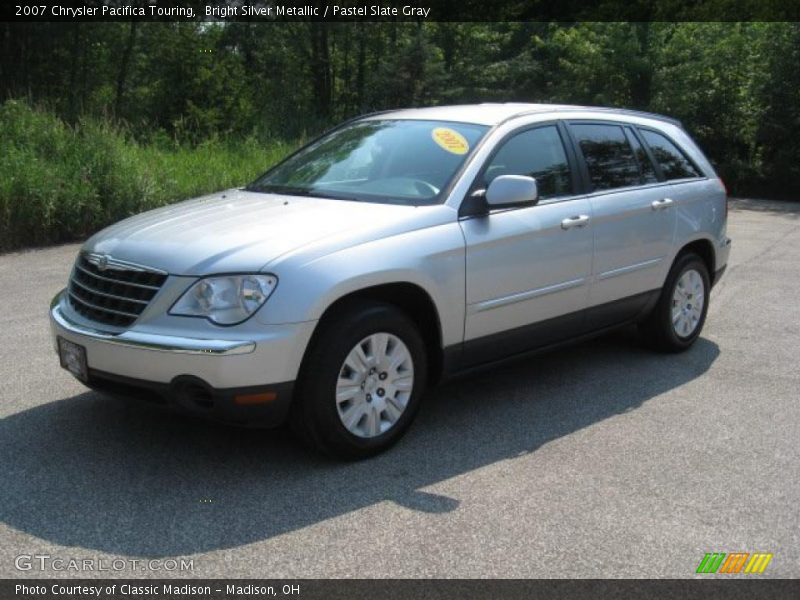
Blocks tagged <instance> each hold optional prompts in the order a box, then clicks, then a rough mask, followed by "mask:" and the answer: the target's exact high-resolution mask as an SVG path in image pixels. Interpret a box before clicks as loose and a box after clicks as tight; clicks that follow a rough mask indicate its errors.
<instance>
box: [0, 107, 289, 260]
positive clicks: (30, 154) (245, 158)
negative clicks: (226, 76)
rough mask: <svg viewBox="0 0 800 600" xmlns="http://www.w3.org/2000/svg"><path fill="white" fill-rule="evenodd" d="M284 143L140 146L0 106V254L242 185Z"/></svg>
mask: <svg viewBox="0 0 800 600" xmlns="http://www.w3.org/2000/svg"><path fill="white" fill-rule="evenodd" d="M291 149H292V146H291V145H290V144H286V143H284V142H274V143H270V144H263V143H258V142H256V141H255V140H253V139H244V140H240V141H232V140H225V141H219V140H212V141H208V142H204V143H202V144H201V145H199V146H195V147H187V146H181V145H179V144H176V143H173V142H172V141H170V140H169V139H166V138H164V139H158V138H157V137H156V138H154V139H153V141H150V142H147V143H140V142H137V141H135V140H134V139H133V138H132V136H130V135H128V134H126V132H124V131H123V130H121V129H119V128H116V127H114V126H112V125H111V124H109V123H108V122H105V121H102V120H84V121H81V122H80V123H79V124H77V125H75V126H69V125H67V124H65V123H64V122H63V121H61V120H60V119H59V118H58V117H56V116H55V115H53V114H52V113H49V112H47V111H44V110H38V109H34V108H31V107H30V106H29V105H27V104H25V103H23V102H18V101H7V102H5V103H3V104H2V105H0V251H8V250H13V249H17V248H24V247H29V246H39V245H44V244H53V243H60V242H66V241H74V240H79V239H82V238H85V237H87V236H88V235H91V234H92V233H93V232H95V231H97V230H98V229H101V228H102V227H104V226H106V225H109V224H111V223H113V222H115V221H118V220H120V219H122V218H124V217H128V216H130V215H133V214H136V213H139V212H142V211H144V210H148V209H150V208H155V207H158V206H163V205H164V204H168V203H171V202H176V201H178V200H183V199H186V198H191V197H192V196H198V195H201V194H204V193H209V192H213V191H215V190H221V189H225V188H229V187H233V186H238V185H243V184H245V183H248V182H249V181H251V180H252V179H253V178H255V177H256V176H257V175H258V174H259V173H261V172H263V171H264V170H266V168H267V167H269V166H270V165H271V164H274V163H275V162H277V161H278V160H279V159H280V158H281V157H283V156H284V155H286V154H287V153H288V152H289V151H290V150H291Z"/></svg>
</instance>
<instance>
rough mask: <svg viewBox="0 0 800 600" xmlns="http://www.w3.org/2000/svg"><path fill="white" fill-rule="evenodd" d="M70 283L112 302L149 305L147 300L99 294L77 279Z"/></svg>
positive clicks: (104, 293)
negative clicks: (111, 299)
mask: <svg viewBox="0 0 800 600" xmlns="http://www.w3.org/2000/svg"><path fill="white" fill-rule="evenodd" d="M72 283H75V284H77V285H78V286H80V287H82V288H83V289H85V290H86V291H87V292H91V293H92V294H99V295H101V296H105V297H106V298H114V300H124V301H125V302H136V303H137V304H144V305H145V306H147V305H148V304H150V303H149V302H148V301H147V300H136V299H134V298H124V297H123V296H115V295H114V294H109V293H107V292H101V291H100V290H96V289H94V288H93V287H89V286H88V285H86V284H85V283H81V282H80V281H78V280H77V279H73V280H72ZM137 316H138V315H137Z"/></svg>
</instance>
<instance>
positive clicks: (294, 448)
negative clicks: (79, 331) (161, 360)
mask: <svg viewBox="0 0 800 600" xmlns="http://www.w3.org/2000/svg"><path fill="white" fill-rule="evenodd" d="M731 206H732V208H731V213H730V223H729V235H730V236H731V237H732V238H733V247H732V253H731V259H730V263H729V268H728V271H727V273H726V274H725V276H724V277H723V280H722V282H721V283H720V284H719V285H718V286H717V287H716V288H715V289H714V291H713V293H712V300H711V308H710V311H709V316H708V321H707V323H706V328H705V331H704V333H703V335H702V337H701V338H700V339H699V340H698V342H697V343H696V345H695V346H694V347H693V348H692V349H691V350H690V351H688V352H686V353H684V354H680V355H659V354H654V353H652V352H650V351H649V350H647V349H646V348H644V347H643V346H642V345H641V343H640V342H639V341H638V339H637V337H636V335H635V332H633V331H622V332H619V333H617V334H613V335H612V336H609V337H605V338H601V339H598V340H595V341H592V342H588V343H584V344H582V345H578V346H574V347H571V348H568V349H565V350H561V351H558V352H555V353H552V354H548V355H543V356H537V357H534V358H529V359H526V360H522V361H519V362H516V363H513V364H508V365H506V366H503V367H501V368H498V369H495V370H492V371H486V372H483V373H481V374H478V375H475V376H472V377H469V378H466V379H462V380H459V381H456V382H453V383H450V384H447V385H444V386H442V387H440V388H438V389H436V390H434V391H433V392H432V393H431V394H430V395H429V397H428V398H427V399H426V401H425V404H424V406H423V408H422V410H421V413H420V415H419V418H418V420H417V422H416V423H415V425H414V427H413V428H412V429H411V431H410V432H409V434H408V435H407V436H406V438H405V439H404V440H403V441H402V442H401V443H400V444H399V445H398V446H396V447H395V448H394V449H393V450H391V451H389V452H388V453H386V454H383V455H381V456H379V457H377V458H375V459H372V460H368V461H364V462H359V463H355V464H352V463H337V462H334V461H331V460H327V459H325V458H322V457H319V456H317V455H315V454H314V453H312V452H310V451H308V450H306V449H304V448H303V447H302V446H301V445H300V444H299V443H297V442H295V441H294V439H293V438H292V437H291V435H290V434H289V433H287V432H286V431H284V430H276V431H254V430H241V429H236V428H232V427H227V426H224V425H218V424H214V423H206V422H202V421H198V420H193V419H190V418H186V417H182V416H176V415H168V414H163V413H161V412H160V411H158V410H155V409H153V408H150V407H146V406H139V405H136V404H130V403H125V402H120V401H116V400H111V399H106V398H103V397H101V396H99V395H98V394H96V393H93V392H90V391H88V390H87V389H86V388H85V387H83V386H82V385H81V384H80V383H78V382H77V381H75V380H74V379H73V378H72V377H71V376H70V375H69V374H68V373H67V372H65V371H63V370H61V369H60V368H59V366H58V360H57V357H56V355H55V352H54V350H53V345H52V342H51V340H50V337H49V330H48V323H47V308H48V306H49V302H50V299H51V297H52V296H53V295H54V294H55V293H56V292H57V291H58V290H59V289H61V288H62V287H63V286H64V284H65V281H66V278H67V275H68V272H69V269H70V265H71V263H72V261H73V259H74V256H75V253H76V251H77V249H78V246H76V245H67V246H60V247H55V248H47V249H41V250H33V251H28V252H21V253H14V254H6V255H2V256H0V306H2V309H3V310H2V311H1V312H0V577H25V578H29V577H75V576H81V577H110V576H120V577H158V578H162V577H170V576H189V577H198V578H211V577H242V578H244V577H267V578H293V577H306V578H314V577H498V578H499V577H503V578H505V577H511V578H517V577H524V578H527V577H694V576H696V575H695V569H696V568H697V565H698V563H699V562H700V560H701V559H702V558H703V556H704V554H705V553H707V552H751V553H752V552H769V553H772V554H773V558H772V561H771V562H770V564H769V565H768V567H767V569H766V570H765V572H764V574H763V575H759V577H798V576H800V442H799V441H800V369H799V368H798V360H800V203H775V202H756V201H746V200H743V201H736V202H734V203H732V205H731ZM41 555H48V556H50V557H51V558H50V559H47V560H48V561H52V560H53V559H63V560H65V561H68V560H69V559H77V560H80V561H83V560H87V559H88V560H91V561H94V562H93V564H94V565H95V567H96V568H99V566H100V565H102V564H105V565H106V567H107V568H109V565H111V564H112V563H111V561H112V560H115V559H116V560H117V561H119V560H124V561H125V566H124V567H123V568H120V569H119V570H113V569H112V570H107V571H99V570H94V571H82V572H76V571H74V570H70V569H69V568H68V567H69V563H68V562H66V563H64V564H61V566H62V567H66V568H64V569H63V570H57V569H55V568H53V565H52V564H51V563H48V565H47V567H46V568H45V569H44V570H43V571H42V570H39V564H40V563H39V564H37V562H36V559H31V560H30V561H29V560H28V559H25V558H24V557H26V556H41ZM20 556H22V557H23V558H22V559H19V558H18V557H20ZM175 558H178V559H180V558H184V559H186V560H187V561H191V565H192V569H191V570H187V571H183V572H180V571H178V570H170V571H167V570H164V569H165V568H167V567H170V566H174V565H173V563H169V562H168V561H169V560H170V559H175ZM154 559H155V560H157V561H160V562H157V563H152V566H153V567H154V568H156V567H159V566H160V567H161V568H160V570H148V568H149V565H150V563H148V562H147V561H150V560H154ZM131 560H140V561H143V562H141V563H136V564H135V566H133V563H131V562H130V561H131ZM28 564H31V568H30V569H27V570H20V569H19V568H18V567H22V568H23V569H25V567H26V565H28ZM59 564H60V563H59ZM114 564H116V565H117V566H119V565H120V564H122V563H120V562H117V563H114ZM165 565H166V566H165ZM705 577H708V576H707V575H706V576H705ZM719 577H731V576H730V575H728V576H723V575H720V576H719ZM749 577H752V576H749Z"/></svg>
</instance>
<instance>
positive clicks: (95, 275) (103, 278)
mask: <svg viewBox="0 0 800 600" xmlns="http://www.w3.org/2000/svg"><path fill="white" fill-rule="evenodd" d="M75 266H76V267H77V268H78V269H80V270H81V271H83V272H84V273H86V274H87V275H91V276H92V277H96V278H97V279H102V280H103V281H109V282H111V283H117V280H116V279H109V278H108V277H103V276H102V275H98V274H97V273H92V272H91V271H87V270H86V269H84V268H83V267H81V266H80V265H79V264H76V265H75ZM127 285H132V286H134V287H139V288H144V289H146V290H156V291H158V290H159V289H161V288H160V287H158V286H154V285H144V284H143V283H127Z"/></svg>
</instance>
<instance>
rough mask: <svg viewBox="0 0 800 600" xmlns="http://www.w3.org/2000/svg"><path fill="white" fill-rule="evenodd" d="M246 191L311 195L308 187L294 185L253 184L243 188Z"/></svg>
mask: <svg viewBox="0 0 800 600" xmlns="http://www.w3.org/2000/svg"><path fill="white" fill-rule="evenodd" d="M245 189H246V190H247V191H248V192H261V193H264V194H289V195H290V196H312V195H313V194H312V191H311V190H310V189H309V188H301V187H294V186H291V185H275V184H271V183H268V184H265V185H253V186H248V187H246V188H245Z"/></svg>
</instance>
